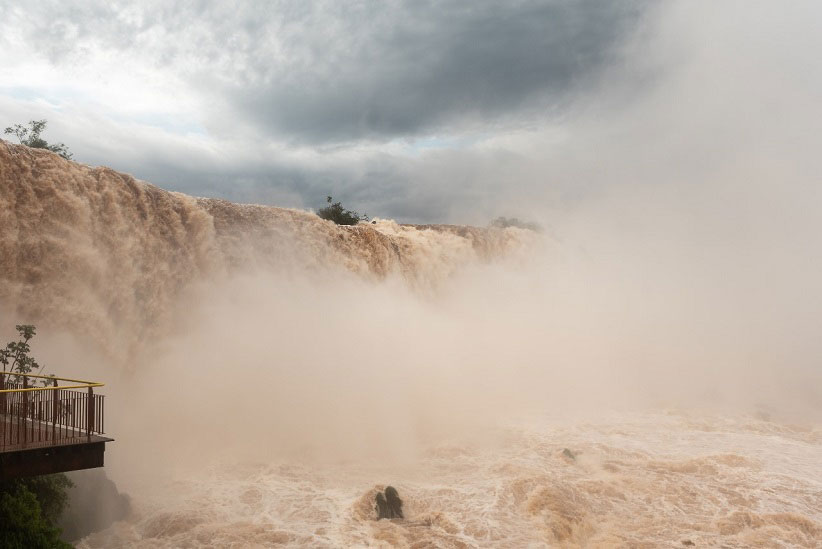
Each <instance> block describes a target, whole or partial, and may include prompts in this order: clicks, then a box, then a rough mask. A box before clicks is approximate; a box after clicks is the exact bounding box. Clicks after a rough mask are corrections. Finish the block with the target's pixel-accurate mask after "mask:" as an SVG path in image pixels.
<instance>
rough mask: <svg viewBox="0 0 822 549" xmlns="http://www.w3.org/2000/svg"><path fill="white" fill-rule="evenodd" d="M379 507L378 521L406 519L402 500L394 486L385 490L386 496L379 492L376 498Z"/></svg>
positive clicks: (377, 507)
mask: <svg viewBox="0 0 822 549" xmlns="http://www.w3.org/2000/svg"><path fill="white" fill-rule="evenodd" d="M375 499H376V502H377V506H376V508H375V509H376V511H377V520H380V519H384V518H385V519H393V518H404V517H403V514H402V500H401V499H400V495H399V493H397V489H396V488H394V487H393V486H388V487H386V488H385V494H383V493H382V492H377V495H376V496H375Z"/></svg>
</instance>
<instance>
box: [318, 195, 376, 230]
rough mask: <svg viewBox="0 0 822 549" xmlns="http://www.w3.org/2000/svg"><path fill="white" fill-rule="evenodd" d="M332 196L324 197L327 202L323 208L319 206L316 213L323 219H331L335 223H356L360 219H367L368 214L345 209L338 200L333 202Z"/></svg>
mask: <svg viewBox="0 0 822 549" xmlns="http://www.w3.org/2000/svg"><path fill="white" fill-rule="evenodd" d="M332 200H334V199H333V198H331V197H330V196H328V197H326V202H327V203H328V204H329V205H328V206H326V207H325V208H320V209H319V211H317V215H318V216H320V217H321V218H323V219H328V220H329V221H333V222H334V223H336V224H337V225H356V224H357V223H359V222H360V221H368V215H366V214H363V215H360V214H358V213H357V212H354V211H351V210H346V209H345V208H343V206H342V204H340V203H339V202H333V203H332Z"/></svg>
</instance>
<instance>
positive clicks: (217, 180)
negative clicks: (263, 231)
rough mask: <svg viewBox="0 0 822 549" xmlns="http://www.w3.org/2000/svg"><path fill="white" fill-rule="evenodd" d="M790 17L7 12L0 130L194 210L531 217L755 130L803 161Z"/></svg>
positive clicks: (100, 8) (329, 6) (799, 84)
mask: <svg viewBox="0 0 822 549" xmlns="http://www.w3.org/2000/svg"><path fill="white" fill-rule="evenodd" d="M790 5H791V6H793V8H792V9H790V10H788V9H787V8H786V7H785V5H784V4H783V3H778V2H774V3H772V5H771V6H769V5H768V4H767V3H756V2H727V3H726V2H723V3H722V5H721V6H719V5H716V3H714V2H705V3H701V2H641V1H636V0H625V1H614V2H603V1H598V0H579V1H570V0H546V1H529V0H524V1H506V2H483V1H470V2H425V1H414V2H397V1H386V2H376V1H375V2H341V1H337V0H334V1H329V2H323V1H314V2H308V1H305V0H297V1H288V0H284V1H258V2H253V1H246V2H230V3H229V2H207V1H194V0H192V1H171V0H160V1H142V2H134V3H126V2H111V1H106V2H71V1H66V0H59V1H53V2H50V1H37V0H34V1H30V2H25V3H24V2H19V1H7V0H0V13H2V17H0V51H1V52H2V54H0V124H2V126H3V127H5V126H7V125H10V124H12V123H17V122H25V121H28V120H31V119H39V118H46V119H48V121H49V128H48V130H47V132H46V134H45V137H46V139H48V140H49V141H62V142H64V143H66V144H67V145H68V146H69V148H70V149H71V150H72V152H73V153H74V155H75V159H76V160H77V161H80V162H84V163H88V164H91V165H107V166H110V167H112V168H114V169H116V170H120V171H125V172H128V173H131V174H133V175H134V176H136V177H138V178H140V179H144V180H147V181H150V182H152V183H155V184H157V185H159V186H161V187H164V188H167V189H171V190H179V191H182V192H186V193H189V194H194V195H199V196H219V197H224V198H228V199H231V200H236V201H245V202H257V203H264V204H272V205H281V206H290V207H302V208H316V207H319V206H321V205H322V203H323V200H324V197H325V196H326V195H328V194H332V195H334V196H335V198H338V199H340V200H342V201H343V203H344V204H345V205H347V206H349V207H351V208H354V209H357V210H360V211H361V212H362V211H365V212H367V213H368V214H370V215H372V216H373V215H376V216H380V217H393V218H396V219H398V220H400V221H411V222H414V221H421V222H433V221H442V222H458V223H459V222H470V223H483V222H487V220H489V219H490V218H491V217H494V216H496V215H518V216H521V217H526V218H527V217H539V216H540V215H543V214H544V212H545V211H546V210H550V209H556V208H558V209H562V208H565V207H573V204H574V203H575V202H577V201H579V200H584V199H585V197H587V196H589V195H591V194H597V193H603V192H604V193H608V192H610V191H609V189H613V188H616V187H618V186H619V185H624V184H627V182H629V181H630V182H637V181H640V182H643V181H644V182H650V181H651V180H654V181H656V182H659V166H660V165H661V164H662V163H668V165H667V166H668V168H669V169H670V170H676V169H678V168H680V167H681V166H682V163H685V162H690V164H689V165H693V164H699V165H700V166H701V168H700V169H703V170H705V172H710V171H711V170H719V169H721V167H720V165H719V164H716V162H717V160H716V157H717V156H718V154H717V151H718V150H719V151H725V152H728V148H729V147H730V148H732V149H733V150H738V148H739V147H743V148H745V147H748V146H749V145H750V146H753V147H756V146H757V144H756V143H754V144H752V145H751V143H750V132H751V131H766V130H767V131H769V132H770V134H771V135H774V132H777V133H778V132H780V131H783V130H784V131H785V132H788V133H790V134H791V135H794V134H795V133H796V132H799V133H798V134H796V135H794V137H796V138H797V139H800V138H801V141H802V143H801V144H805V143H806V142H807V136H806V135H805V132H806V130H810V128H812V127H813V126H814V125H815V124H817V123H818V122H819V118H818V110H817V111H816V112H809V109H812V108H813V97H814V95H815V94H816V93H817V92H819V81H820V80H819V74H820V72H819V63H818V61H817V58H818V57H819V56H818V52H819V49H818V46H819V44H818V42H819V41H818V39H817V38H815V36H816V35H817V34H818V33H817V32H816V31H814V28H813V27H814V25H815V23H814V22H818V21H819V20H820V19H819V15H820V13H819V11H820V10H819V9H818V8H817V7H816V6H815V5H814V3H813V2H809V3H801V2H797V3H791V4H790ZM774 71H776V73H775V72H774ZM777 73H778V74H777ZM775 79H776V80H779V79H781V80H782V81H783V82H784V85H782V86H781V87H779V86H776V85H775V83H774V80H775ZM788 96H789V97H791V98H792V100H793V101H798V102H799V103H800V106H801V107H803V109H800V108H797V106H796V104H794V105H792V106H785V105H782V103H781V100H780V98H783V97H788ZM817 100H818V97H817ZM804 107H807V108H804ZM817 107H818V105H817ZM763 108H764V109H771V115H769V116H767V119H766V120H765V121H763V122H762V124H761V125H757V123H756V117H757V116H760V117H762V116H763V115H762V111H761V109H763ZM782 109H784V111H785V112H782ZM809 116H810V118H808V117H809ZM786 117H787V119H786ZM766 122H767V123H766ZM772 123H775V125H773V124H772ZM817 129H818V127H817ZM717 132H719V136H717ZM779 135H781V134H779ZM802 136H804V137H802ZM783 137H789V136H783ZM729 143H735V144H734V145H733V146H731V145H729ZM739 143H743V144H747V145H739ZM807 144H808V145H810V143H809V142H808V143H807ZM683 150H687V152H688V153H689V156H687V158H686V157H685V156H683V157H682V158H680V157H679V156H678V155H679V153H678V152H676V151H680V152H681V151H683ZM745 150H749V149H748V148H745ZM723 165H724V164H723ZM688 175H689V177H692V178H697V179H698V178H701V177H705V173H703V172H701V171H699V170H696V171H695V172H694V171H693V170H691V169H689V170H688Z"/></svg>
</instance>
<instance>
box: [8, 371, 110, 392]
mask: <svg viewBox="0 0 822 549" xmlns="http://www.w3.org/2000/svg"><path fill="white" fill-rule="evenodd" d="M0 375H6V376H23V377H36V378H40V379H52V380H56V381H70V382H72V383H82V385H58V386H56V387H55V386H51V387H26V388H25V389H0V393H24V392H30V391H56V390H58V389H87V388H89V387H102V386H104V385H105V383H99V382H97V381H85V380H82V379H71V378H67V377H57V376H41V375H37V374H18V373H17V372H2V373H0ZM4 382H5V380H4Z"/></svg>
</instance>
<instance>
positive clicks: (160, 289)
mask: <svg viewBox="0 0 822 549" xmlns="http://www.w3.org/2000/svg"><path fill="white" fill-rule="evenodd" d="M580 265H583V264H582V263H579V262H578V260H577V259H576V258H575V257H574V252H573V250H570V249H569V248H568V247H563V246H561V245H560V244H559V243H556V242H553V241H551V240H549V239H547V238H543V237H541V236H538V235H535V234H533V233H531V232H529V231H523V230H518V229H513V228H512V229H505V230H498V229H475V228H468V227H453V226H407V225H398V224H396V223H394V222H391V221H384V220H379V221H378V222H377V223H376V224H375V225H370V224H369V225H367V226H366V225H360V226H357V227H337V226H335V225H333V224H331V223H329V222H325V221H322V220H320V219H318V218H317V217H316V216H315V215H313V214H311V213H307V212H302V211H297V210H287V209H280V208H271V207H265V206H253V205H237V204H231V203H229V202H225V201H221V200H214V199H198V198H192V197H188V196H185V195H182V194H178V193H170V192H166V191H163V190H161V189H158V188H156V187H153V186H151V185H148V184H145V183H142V182H139V181H136V180H134V179H133V178H131V177H129V176H126V175H123V174H119V173H117V172H114V171H112V170H109V169H106V168H91V167H86V166H82V165H78V164H75V163H71V162H67V161H64V160H62V159H60V158H59V157H57V156H56V155H53V154H50V153H48V152H44V151H38V150H31V149H27V148H25V147H19V146H15V145H10V144H7V143H5V142H3V143H0V329H2V330H4V333H7V334H10V333H11V328H12V326H13V324H15V323H21V322H30V323H34V324H37V325H38V327H39V328H40V331H39V334H38V340H39V341H37V342H36V344H35V348H34V351H35V353H36V354H37V356H38V357H39V358H40V359H41V362H43V363H45V364H47V366H48V367H49V369H50V370H51V371H54V372H59V373H63V372H65V373H66V374H70V375H76V376H88V377H95V378H101V379H103V380H104V381H106V382H107V387H106V391H107V394H108V402H107V420H108V421H109V425H108V430H109V432H110V433H111V434H112V435H114V437H115V438H116V442H115V443H113V444H111V445H110V447H109V449H108V450H107V453H106V470H107V471H108V473H109V475H110V476H111V477H112V478H113V479H114V480H115V481H117V483H118V485H119V486H120V488H121V489H123V490H125V491H127V492H129V493H130V494H131V495H132V497H133V499H132V502H133V506H134V513H133V514H132V515H131V516H130V517H129V518H128V519H127V520H125V521H123V522H119V523H116V524H114V525H112V526H110V527H109V528H107V529H106V530H104V531H102V532H98V533H96V534H92V535H90V536H88V537H87V538H85V539H84V540H83V541H81V542H80V544H79V546H80V547H125V546H128V547H131V546H136V547H230V546H235V547H269V546H272V545H292V546H305V545H308V546H317V547H379V546H383V547H388V546H404V547H474V546H483V547H485V546H491V547H522V546H535V547H540V546H567V547H577V546H580V547H581V546H592V547H621V546H637V547H642V546H647V547H657V546H670V547H686V546H689V545H690V544H694V545H696V546H706V545H707V546H719V545H723V546H727V547H749V546H799V547H814V546H816V544H818V540H819V539H820V537H822V514H821V513H822V512H820V509H822V478H820V474H819V468H818V464H819V463H820V462H822V431H820V428H819V426H818V423H814V421H813V420H812V419H810V420H807V421H804V422H803V421H794V420H793V419H791V420H790V421H789V420H787V419H784V418H783V417H782V415H781V414H780V413H779V412H780V405H781V404H784V403H785V402H787V401H788V400H789V399H788V398H786V397H785V395H786V394H789V393H784V394H783V393H773V392H772V391H771V392H769V391H765V390H760V391H759V392H757V391H756V390H755V389H756V388H757V387H758V385H756V383H759V382H760V380H761V379H771V378H767V377H765V376H766V374H769V373H770V370H768V369H767V368H766V366H763V365H761V364H758V363H756V361H755V357H754V358H753V359H750V360H748V361H747V362H745V363H744V364H743V365H742V366H744V369H742V368H737V367H736V366H735V363H734V361H733V359H734V357H735V356H736V355H735V354H734V353H733V352H731V351H735V347H734V341H738V340H739V334H736V333H735V332H727V333H724V332H720V331H718V329H717V330H714V332H716V333H722V334H723V335H727V336H728V337H722V338H720V337H717V338H716V340H710V339H707V338H703V339H701V340H699V341H698V344H695V343H694V341H693V340H691V339H689V338H687V337H684V336H683V335H682V334H686V335H687V334H690V333H693V330H694V329H695V328H694V326H695V325H697V326H698V324H694V322H693V319H692V318H688V317H687V315H685V314H684V311H687V307H683V306H681V304H680V303H679V302H678V301H677V300H676V299H673V298H671V299H669V300H667V301H665V300H662V298H661V297H659V293H657V294H651V295H648V292H649V291H652V290H654V289H655V287H651V288H650V289H649V288H648V286H647V284H642V285H641V286H640V287H639V288H637V287H634V286H631V285H629V284H627V283H624V281H622V280H619V279H617V277H616V276H615V275H613V274H612V273H611V272H609V273H608V276H607V277H598V276H595V275H593V274H591V272H590V271H589V270H587V269H586V268H583V267H580ZM643 299H644V300H645V301H643ZM689 305H691V304H689ZM666 308H667V309H671V310H674V311H676V312H677V314H670V315H665V316H660V315H658V314H655V313H656V312H657V311H658V310H666ZM716 311H717V312H719V313H722V312H723V310H722V309H721V308H717V309H716ZM718 317H719V318H720V321H721V318H722V317H721V314H719V315H718ZM706 318H707V317H706V316H699V317H698V320H699V321H700V322H702V323H705V322H713V320H712V319H710V318H708V319H707V320H706ZM716 326H720V324H716ZM733 336H737V337H736V339H734V337H733ZM717 357H718V358H717ZM790 375H797V376H798V374H795V373H792V374H790ZM784 377H788V375H787V374H785V375H784V376H783V378H784ZM801 379H805V378H801ZM801 379H800V378H799V377H796V378H791V379H789V380H788V381H791V382H792V383H794V384H797V385H801V384H802V383H801ZM808 379H813V378H808ZM780 381H784V379H780ZM763 385H767V384H763ZM805 385H806V386H811V385H812V384H808V383H805ZM786 386H791V385H789V384H787V385H786ZM740 388H744V389H745V391H741V390H740V391H739V392H745V393H746V394H748V393H750V394H752V395H753V396H752V397H751V401H750V402H748V401H744V402H737V401H734V400H732V399H731V396H733V395H735V394H736V393H735V392H734V390H735V389H737V390H739V389H740ZM812 390H813V389H812V388H811V389H809V391H812ZM790 394H793V393H790ZM809 398H810V399H811V400H813V398H815V397H814V396H813V394H811V395H810V397H809ZM723 399H724V400H723ZM756 399H759V400H756ZM794 400H801V399H794ZM719 401H722V402H725V403H726V404H728V406H726V407H725V408H723V407H721V406H713V407H711V406H709V405H708V404H710V403H716V402H719ZM754 401H755V402H754ZM771 415H774V416H775V417H774V418H772V417H771ZM808 417H811V416H808ZM566 449H567V451H566ZM387 484H391V485H393V486H395V487H396V488H397V489H398V490H399V491H400V495H401V496H402V498H403V500H404V502H405V507H404V511H405V515H406V519H405V520H404V521H386V520H382V521H379V522H377V521H375V520H374V518H375V514H374V509H373V507H374V495H375V494H376V493H377V491H378V490H382V489H383V488H384V487H385V485H387Z"/></svg>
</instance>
